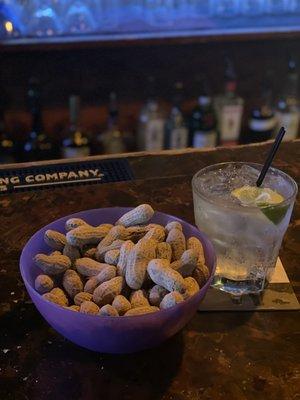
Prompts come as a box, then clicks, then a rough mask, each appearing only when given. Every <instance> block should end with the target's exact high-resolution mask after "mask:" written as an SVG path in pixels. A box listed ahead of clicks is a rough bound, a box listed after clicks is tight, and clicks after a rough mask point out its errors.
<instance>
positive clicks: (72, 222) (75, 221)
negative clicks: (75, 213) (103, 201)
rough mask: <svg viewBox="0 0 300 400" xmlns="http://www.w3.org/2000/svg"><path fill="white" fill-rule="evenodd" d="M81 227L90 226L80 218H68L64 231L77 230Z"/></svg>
mask: <svg viewBox="0 0 300 400" xmlns="http://www.w3.org/2000/svg"><path fill="white" fill-rule="evenodd" d="M83 225H87V226H90V225H89V224H87V223H86V222H85V221H84V220H83V219H81V218H70V219H68V220H67V221H66V223H65V229H66V231H67V232H68V231H71V230H72V229H75V228H78V227H79V226H83Z"/></svg>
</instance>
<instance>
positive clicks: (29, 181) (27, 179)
mask: <svg viewBox="0 0 300 400" xmlns="http://www.w3.org/2000/svg"><path fill="white" fill-rule="evenodd" d="M25 182H27V183H33V182H34V176H33V175H27V176H25Z"/></svg>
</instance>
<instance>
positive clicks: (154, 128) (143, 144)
mask: <svg viewBox="0 0 300 400" xmlns="http://www.w3.org/2000/svg"><path fill="white" fill-rule="evenodd" d="M148 85H149V89H148V93H149V97H148V100H147V101H146V103H145V104H144V106H143V107H142V110H141V112H140V115H139V127H138V149H139V150H146V151H156V150H162V149H163V148H164V136H165V116H164V112H163V110H162V108H161V105H160V104H159V102H158V100H157V97H156V93H155V92H156V90H155V79H154V78H153V77H149V78H148Z"/></svg>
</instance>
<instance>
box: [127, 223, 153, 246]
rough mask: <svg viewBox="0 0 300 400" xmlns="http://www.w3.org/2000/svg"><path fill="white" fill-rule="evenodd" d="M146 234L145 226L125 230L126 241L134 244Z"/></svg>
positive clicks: (130, 227)
mask: <svg viewBox="0 0 300 400" xmlns="http://www.w3.org/2000/svg"><path fill="white" fill-rule="evenodd" d="M147 232H148V230H147V227H146V226H129V227H128V228H126V237H125V239H126V240H131V241H132V242H134V243H136V242H137V241H138V240H140V239H142V237H144V236H145V235H146V233H147Z"/></svg>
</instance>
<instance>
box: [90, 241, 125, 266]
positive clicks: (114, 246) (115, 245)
mask: <svg viewBox="0 0 300 400" xmlns="http://www.w3.org/2000/svg"><path fill="white" fill-rule="evenodd" d="M123 243H124V240H121V239H116V240H114V241H113V242H112V243H111V244H110V245H109V246H102V247H100V245H99V246H98V247H97V251H96V255H95V257H96V260H98V261H104V259H105V254H106V253H107V252H108V251H111V250H120V248H121V247H122V244H123Z"/></svg>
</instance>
